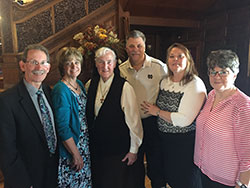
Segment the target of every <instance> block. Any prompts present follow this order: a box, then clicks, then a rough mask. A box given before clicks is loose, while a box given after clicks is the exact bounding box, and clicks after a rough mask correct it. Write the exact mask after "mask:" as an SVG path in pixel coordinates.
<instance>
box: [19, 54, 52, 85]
mask: <svg viewBox="0 0 250 188" xmlns="http://www.w3.org/2000/svg"><path fill="white" fill-rule="evenodd" d="M26 59H27V60H26V62H23V61H20V62H19V66H20V69H21V70H22V71H23V72H24V78H25V80H26V81H27V82H28V83H30V84H31V85H33V86H34V87H36V88H40V85H41V83H42V81H43V80H44V79H45V78H46V76H47V74H48V72H49V70H50V64H49V63H47V56H46V54H45V53H44V52H43V51H41V50H35V49H32V50H29V51H28V53H27V58H26ZM32 62H36V64H34V63H32Z"/></svg>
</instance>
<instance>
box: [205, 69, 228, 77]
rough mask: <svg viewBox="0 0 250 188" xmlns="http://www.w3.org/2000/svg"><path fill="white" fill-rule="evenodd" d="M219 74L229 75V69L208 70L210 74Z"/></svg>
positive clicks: (213, 75)
mask: <svg viewBox="0 0 250 188" xmlns="http://www.w3.org/2000/svg"><path fill="white" fill-rule="evenodd" d="M217 74H219V76H220V77H227V76H228V74H229V71H227V70H221V71H214V70H210V71H208V75H209V76H212V77H215V76H216V75H217Z"/></svg>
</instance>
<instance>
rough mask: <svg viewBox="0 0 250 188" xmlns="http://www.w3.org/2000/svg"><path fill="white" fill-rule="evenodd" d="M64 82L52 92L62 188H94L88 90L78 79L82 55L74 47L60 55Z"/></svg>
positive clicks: (60, 70) (58, 57)
mask: <svg viewBox="0 0 250 188" xmlns="http://www.w3.org/2000/svg"><path fill="white" fill-rule="evenodd" d="M57 61H58V63H59V64H58V68H59V72H60V74H61V77H62V79H61V80H59V81H58V82H57V84H56V85H55V86H54V88H53V91H52V101H53V106H54V112H55V121H56V124H57V132H58V135H59V139H60V140H59V153H60V158H59V168H58V184H59V187H61V188H62V187H70V188H91V187H92V185H91V171H90V152H89V138H88V137H89V136H88V130H87V124H86V116H85V108H86V100H87V98H86V91H85V89H84V86H83V84H82V82H81V81H80V80H77V77H78V76H79V74H80V73H81V64H82V55H81V53H80V52H79V51H78V50H77V49H76V48H73V47H65V48H62V49H61V50H60V51H59V52H58V56H57Z"/></svg>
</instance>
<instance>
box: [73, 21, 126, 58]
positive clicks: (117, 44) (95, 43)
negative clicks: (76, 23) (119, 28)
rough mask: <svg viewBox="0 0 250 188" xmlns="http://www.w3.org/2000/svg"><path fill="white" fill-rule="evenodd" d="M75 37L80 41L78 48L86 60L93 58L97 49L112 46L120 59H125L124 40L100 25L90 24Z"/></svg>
mask: <svg viewBox="0 0 250 188" xmlns="http://www.w3.org/2000/svg"><path fill="white" fill-rule="evenodd" d="M73 39H74V40H75V41H77V42H78V44H79V47H78V50H79V51H80V52H81V53H82V55H83V57H84V59H85V60H93V59H92V58H93V57H94V53H95V50H97V49H98V48H100V47H103V46H106V47H110V48H112V49H113V50H115V52H116V53H117V56H118V57H119V58H120V59H124V57H125V50H124V47H125V46H124V42H122V41H121V40H119V39H118V38H117V34H115V33H114V32H113V31H108V29H105V28H104V27H101V26H99V25H95V26H89V27H88V28H87V29H86V30H85V31H84V32H80V33H78V34H76V35H75V36H74V37H73Z"/></svg>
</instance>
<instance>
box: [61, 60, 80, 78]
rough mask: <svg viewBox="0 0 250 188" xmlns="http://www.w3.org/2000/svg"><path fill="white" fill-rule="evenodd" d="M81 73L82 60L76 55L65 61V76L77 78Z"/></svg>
mask: <svg viewBox="0 0 250 188" xmlns="http://www.w3.org/2000/svg"><path fill="white" fill-rule="evenodd" d="M80 73H81V60H79V59H77V58H76V57H75V56H73V55H72V56H70V57H69V58H68V60H67V61H66V62H65V63H64V77H68V78H72V79H76V78H77V76H79V74H80Z"/></svg>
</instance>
